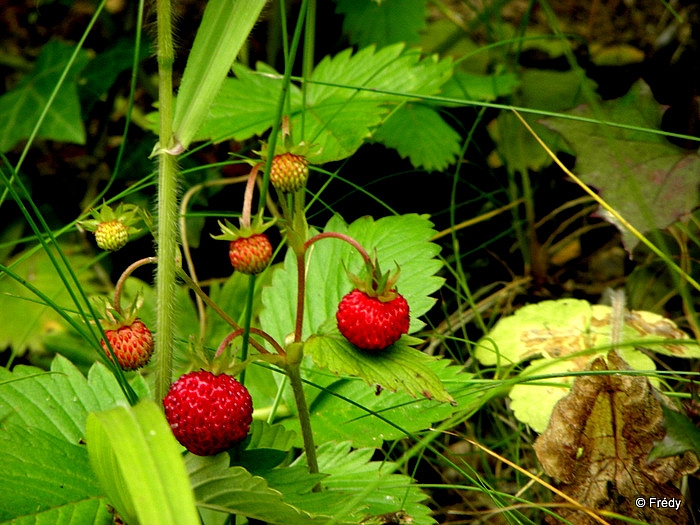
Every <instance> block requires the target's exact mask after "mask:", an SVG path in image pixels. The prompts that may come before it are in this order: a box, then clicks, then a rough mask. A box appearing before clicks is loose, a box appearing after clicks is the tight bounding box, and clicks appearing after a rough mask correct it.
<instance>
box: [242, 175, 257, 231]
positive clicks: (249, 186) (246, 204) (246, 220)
mask: <svg viewBox="0 0 700 525" xmlns="http://www.w3.org/2000/svg"><path fill="white" fill-rule="evenodd" d="M259 169H260V163H258V164H256V165H255V166H253V169H252V170H250V174H249V175H248V182H247V183H246V185H245V195H244V197H243V214H242V215H241V219H240V224H241V228H250V216H251V211H252V209H253V190H254V189H255V179H256V178H257V176H258V170H259Z"/></svg>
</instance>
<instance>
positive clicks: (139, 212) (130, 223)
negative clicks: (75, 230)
mask: <svg viewBox="0 0 700 525" xmlns="http://www.w3.org/2000/svg"><path fill="white" fill-rule="evenodd" d="M91 214H92V219H86V220H83V221H78V224H80V226H81V227H83V228H84V229H85V230H87V231H89V232H94V231H95V230H97V228H98V227H99V226H100V224H102V223H105V222H111V221H117V222H120V223H122V224H123V225H124V226H126V227H127V229H128V231H129V236H131V235H136V234H137V233H141V231H142V230H143V228H137V227H136V226H137V225H138V224H140V223H143V222H145V223H148V222H149V221H150V218H149V217H148V216H147V214H146V212H145V211H144V210H143V209H142V208H141V207H140V206H136V205H135V204H124V203H121V204H119V205H118V206H117V207H116V208H114V209H112V208H111V207H110V206H109V205H107V204H103V205H102V206H100V207H99V209H97V210H91Z"/></svg>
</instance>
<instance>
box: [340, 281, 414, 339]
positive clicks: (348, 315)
mask: <svg viewBox="0 0 700 525" xmlns="http://www.w3.org/2000/svg"><path fill="white" fill-rule="evenodd" d="M391 296H392V297H393V298H391V299H390V300H385V301H382V300H380V298H379V297H370V296H369V295H368V294H367V293H365V292H363V291H361V290H359V289H355V290H353V291H352V292H350V293H349V294H347V295H346V296H345V297H343V299H342V300H341V301H340V304H339V305H338V311H337V313H336V320H337V321H338V329H339V330H340V333H341V334H343V335H344V336H345V338H346V339H347V340H348V341H350V342H351V343H352V344H354V345H355V346H356V347H358V348H359V349H361V350H370V351H379V350H383V349H384V348H386V347H387V346H389V345H391V344H394V343H395V342H396V341H398V340H399V339H400V338H401V335H402V334H405V333H407V332H408V326H409V323H410V317H409V309H408V303H407V302H406V299H404V298H403V296H402V295H401V294H399V293H397V292H396V291H395V290H392V291H391Z"/></svg>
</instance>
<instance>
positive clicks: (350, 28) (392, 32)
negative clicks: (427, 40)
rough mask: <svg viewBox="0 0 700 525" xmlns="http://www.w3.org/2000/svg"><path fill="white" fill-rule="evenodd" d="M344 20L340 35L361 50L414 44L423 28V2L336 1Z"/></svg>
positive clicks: (401, 0) (407, 0)
mask: <svg viewBox="0 0 700 525" xmlns="http://www.w3.org/2000/svg"><path fill="white" fill-rule="evenodd" d="M335 3H336V11H337V12H338V13H341V14H343V15H344V16H345V18H344V19H343V32H344V33H347V34H348V36H349V37H350V41H351V42H352V43H353V44H357V45H358V46H360V47H364V46H369V45H371V44H374V45H377V46H379V47H382V46H386V45H389V44H395V43H397V42H406V43H407V44H415V43H416V42H418V40H419V38H420V31H421V30H422V29H423V28H424V27H425V17H426V6H425V4H426V1H425V0H384V1H381V2H377V1H376V0H336V2H335Z"/></svg>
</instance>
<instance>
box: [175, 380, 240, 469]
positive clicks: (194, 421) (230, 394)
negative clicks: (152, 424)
mask: <svg viewBox="0 0 700 525" xmlns="http://www.w3.org/2000/svg"><path fill="white" fill-rule="evenodd" d="M163 407H164V408H165V418H166V419H167V420H168V423H170V428H171V429H172V431H173V434H174V435H175V437H176V438H177V440H178V441H179V442H180V443H181V444H182V445H183V446H184V447H185V448H186V449H187V450H189V451H190V452H192V453H193V454H197V455H198V456H212V455H214V454H218V453H220V452H223V451H225V450H228V449H229V448H231V447H232V446H233V445H235V444H236V443H238V442H240V441H243V440H244V439H245V437H246V436H247V435H248V430H249V429H250V423H251V421H252V420H253V400H252V399H251V397H250V393H249V392H248V390H247V389H246V387H245V386H243V385H242V384H240V383H239V382H238V381H236V380H235V379H234V378H233V377H232V376H230V375H227V374H220V375H214V374H212V373H211V372H207V371H204V370H199V371H197V372H190V373H189V374H185V375H183V376H181V377H180V379H178V380H177V381H175V382H174V383H173V384H172V385H171V387H170V390H169V391H168V394H167V395H166V396H165V399H163Z"/></svg>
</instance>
